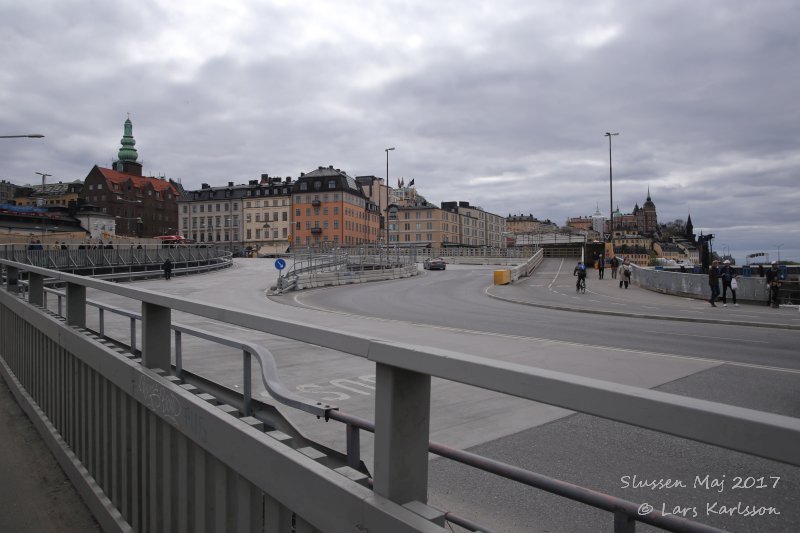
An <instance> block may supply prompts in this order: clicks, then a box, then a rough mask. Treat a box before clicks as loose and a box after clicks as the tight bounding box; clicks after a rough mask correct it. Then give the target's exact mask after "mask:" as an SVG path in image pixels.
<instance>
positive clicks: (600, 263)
mask: <svg viewBox="0 0 800 533" xmlns="http://www.w3.org/2000/svg"><path fill="white" fill-rule="evenodd" d="M605 270H606V260H605V258H604V257H603V254H600V257H599V258H598V259H597V276H598V277H597V279H603V272H605Z"/></svg>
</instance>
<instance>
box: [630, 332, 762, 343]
mask: <svg viewBox="0 0 800 533" xmlns="http://www.w3.org/2000/svg"><path fill="white" fill-rule="evenodd" d="M642 332H643V333H655V334H656V335H669V336H674V337H699V338H701V339H717V340H722V341H733V342H749V343H753V344H770V342H769V341H754V340H750V339H734V338H732V337H714V336H713V335H693V334H691V333H672V332H664V331H652V330H642Z"/></svg>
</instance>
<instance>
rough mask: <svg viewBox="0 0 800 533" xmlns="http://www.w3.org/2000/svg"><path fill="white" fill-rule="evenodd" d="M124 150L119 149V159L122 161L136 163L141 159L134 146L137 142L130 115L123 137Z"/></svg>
mask: <svg viewBox="0 0 800 533" xmlns="http://www.w3.org/2000/svg"><path fill="white" fill-rule="evenodd" d="M120 142H121V143H122V148H120V149H119V153H118V154H117V157H119V160H120V161H136V160H137V159H138V158H139V153H138V152H137V151H136V148H134V146H135V145H136V141H135V140H134V138H133V123H132V122H131V118H130V113H129V114H128V119H127V120H126V121H125V127H124V134H123V136H122V141H120Z"/></svg>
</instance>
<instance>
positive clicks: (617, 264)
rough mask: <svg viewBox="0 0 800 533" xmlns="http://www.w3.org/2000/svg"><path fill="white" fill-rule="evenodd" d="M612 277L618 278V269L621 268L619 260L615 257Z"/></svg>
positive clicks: (612, 264) (612, 263)
mask: <svg viewBox="0 0 800 533" xmlns="http://www.w3.org/2000/svg"><path fill="white" fill-rule="evenodd" d="M610 266H611V279H617V269H618V268H619V260H618V259H617V258H616V256H615V257H612V258H611V265H610Z"/></svg>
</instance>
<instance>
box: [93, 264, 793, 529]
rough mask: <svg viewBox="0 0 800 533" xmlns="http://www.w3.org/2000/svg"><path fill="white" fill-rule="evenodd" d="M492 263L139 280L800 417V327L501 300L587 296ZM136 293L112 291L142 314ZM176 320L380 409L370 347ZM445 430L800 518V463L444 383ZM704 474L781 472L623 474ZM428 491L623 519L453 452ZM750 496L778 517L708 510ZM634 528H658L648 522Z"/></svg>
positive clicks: (558, 470) (685, 493)
mask: <svg viewBox="0 0 800 533" xmlns="http://www.w3.org/2000/svg"><path fill="white" fill-rule="evenodd" d="M491 270H492V269H491V268H489V267H472V266H458V265H448V269H447V270H446V271H443V272H424V273H423V274H422V275H421V276H418V277H415V278H410V279H404V280H396V281H390V282H383V283H367V284H360V285H350V286H343V287H336V288H327V289H318V290H311V291H303V292H299V293H291V294H287V295H284V296H281V297H276V298H270V299H268V298H266V297H265V295H264V291H265V289H266V288H268V287H269V286H270V285H271V284H272V283H273V282H274V279H275V277H276V271H275V270H274V268H273V267H272V262H271V261H262V260H247V259H245V260H238V261H237V262H236V267H235V269H233V270H230V271H228V272H219V273H212V274H207V275H202V276H190V277H179V278H173V280H172V281H169V282H167V281H164V280H153V281H146V282H141V283H137V285H139V286H141V287H143V288H149V289H154V290H159V291H163V292H166V293H170V294H175V295H179V296H184V297H189V298H192V299H196V300H202V301H205V302H213V303H215V304H218V305H221V306H230V307H236V308H239V309H246V310H249V311H252V312H254V313H261V314H267V315H271V316H279V317H285V318H289V319H293V320H301V321H308V322H313V323H314V324H317V325H320V326H323V327H327V328H330V329H332V330H344V331H348V332H352V333H357V334H359V335H364V336H369V337H371V338H384V339H388V340H396V341H403V342H413V343H416V344H421V345H431V346H437V347H440V348H445V349H449V350H455V351H460V352H463V353H469V354H474V355H481V356H485V357H493V358H497V359H501V360H504V361H511V362H515V363H520V364H527V365H532V366H537V367H541V368H547V369H552V370H559V371H564V372H570V373H574V374H579V375H584V376H589V377H594V378H599V379H605V380H609V381H615V382H619V383H625V384H630V385H636V386H642V387H648V388H652V387H658V388H659V389H660V390H664V391H667V392H673V393H676V394H682V395H688V396H693V397H697V398H703V399H709V400H714V401H721V402H724V403H730V404H734V405H740V406H745V407H750V408H755V409H759V410H764V411H770V412H776V413H780V414H785V415H790V416H795V417H800V401H798V398H799V397H800V393H798V391H800V355H798V350H797V346H800V342H798V341H800V331H797V330H786V329H767V328H755V327H747V326H743V325H723V324H713V323H708V322H676V321H668V320H653V319H643V318H635V317H624V316H608V315H603V314H588V313H576V312H570V311H565V310H555V309H548V308H542V307H535V306H531V305H524V304H520V303H513V302H508V301H503V300H499V299H496V298H491V297H489V294H488V293H492V294H493V295H494V296H500V297H504V298H511V297H513V298H514V299H519V300H520V301H528V302H530V303H539V304H541V303H543V302H544V303H546V304H547V305H550V304H551V303H552V302H553V301H558V299H563V300H564V301H568V302H569V305H576V301H577V302H578V303H577V305H581V301H580V300H576V299H575V295H574V294H570V292H569V291H570V289H571V288H574V278H573V277H572V276H571V268H570V269H569V272H566V271H563V265H561V263H560V261H557V260H552V261H546V262H545V263H544V264H543V265H542V266H541V267H540V268H539V269H538V271H537V274H536V275H534V276H533V277H532V278H531V279H528V280H524V281H522V282H520V283H517V284H514V285H513V286H510V287H504V288H500V290H499V291H498V288H497V287H490V284H491V280H492V272H491ZM559 270H561V272H558V271H559ZM556 273H557V275H556ZM590 276H591V274H590ZM589 289H590V292H589V293H587V294H586V295H581V298H583V297H585V298H586V302H584V303H586V305H589V302H588V300H589V299H590V298H591V299H600V298H603V297H604V298H608V300H607V301H606V302H607V303H608V305H609V306H610V305H611V303H610V302H613V301H618V300H619V299H623V302H624V303H623V305H625V306H627V307H636V308H637V309H639V312H643V311H642V310H643V309H644V308H645V306H648V307H652V308H653V309H650V310H649V311H648V313H649V314H651V315H654V316H656V315H658V313H660V312H663V311H662V310H661V308H660V306H662V305H663V306H667V305H673V306H675V305H677V304H675V301H677V300H681V303H680V305H681V306H684V305H685V306H688V307H689V309H687V310H683V311H681V312H683V313H693V312H695V313H697V314H698V315H700V317H699V318H700V319H706V320H717V319H718V317H715V316H709V317H705V315H702V313H704V312H706V310H704V309H702V302H696V301H685V303H684V302H683V301H682V299H673V298H671V297H665V296H663V295H658V294H653V293H648V292H647V291H644V290H642V289H638V288H631V289H628V291H627V292H622V293H620V292H619V289H618V288H616V287H615V286H614V282H613V280H610V279H609V280H602V281H600V280H596V279H593V278H591V277H590V279H589ZM623 291H624V290H623ZM508 293H511V294H508ZM618 294H619V296H617V295H618ZM622 295H624V296H622ZM91 297H93V298H95V297H98V295H96V294H94V293H93V294H92V295H91ZM104 298H105V297H103V298H101V299H104ZM663 298H668V299H669V300H670V301H671V302H672V303H671V304H668V303H666V300H662V299H663ZM554 299H555V300H554ZM111 300H114V299H113V298H111ZM123 300H124V299H117V300H116V301H115V302H113V303H116V304H117V305H120V306H121V307H128V308H130V304H129V303H126V302H125V301H123ZM695 308H696V310H695ZM718 310H720V311H723V310H724V311H726V312H727V311H731V313H728V315H727V316H728V317H730V316H731V315H734V313H736V319H737V320H741V321H743V322H744V321H747V320H754V319H752V318H748V315H754V316H756V317H761V316H762V313H763V312H765V311H767V309H766V308H765V309H763V310H761V309H756V308H755V307H746V306H742V307H739V308H723V309H718ZM780 311H781V312H782V311H784V310H780ZM675 312H677V311H675ZM795 312H796V311H795ZM780 316H781V320H785V321H787V323H791V321H792V320H793V317H792V316H790V315H789V313H788V312H787V313H782V314H781V315H780ZM704 317H705V318H704ZM758 319H760V318H758ZM174 320H175V321H178V322H182V323H188V324H192V325H195V326H199V327H203V328H206V329H209V330H212V331H219V332H220V333H224V334H228V335H234V336H239V337H242V338H246V339H248V340H252V341H257V342H261V343H262V344H264V345H265V346H267V347H269V348H270V349H271V350H272V351H273V353H274V354H275V356H276V359H277V362H278V367H279V372H280V375H281V379H282V380H283V381H284V382H285V383H286V384H287V385H288V386H290V387H293V388H295V389H296V390H298V391H301V392H302V393H304V394H306V395H309V396H313V397H316V398H321V399H325V400H326V401H329V402H332V403H334V404H336V405H338V406H339V407H340V408H341V409H342V410H343V411H345V412H348V413H352V414H355V415H357V416H362V417H365V418H372V417H373V412H374V405H373V404H374V396H373V394H372V392H373V390H374V385H373V381H374V365H372V364H371V363H369V362H367V361H365V360H363V359H360V358H357V357H353V356H349V355H347V354H342V353H339V352H335V351H332V350H327V349H323V348H319V347H315V346H308V345H301V344H300V343H297V342H294V341H291V340H288V339H283V338H280V337H276V336H272V335H266V334H263V333H260V332H253V331H250V330H244V329H242V328H236V327H234V328H231V327H230V326H227V325H222V324H217V323H213V322H211V321H208V320H205V319H199V318H197V317H191V316H186V315H182V314H177V313H176V316H175V317H174ZM767 320H769V318H767ZM117 327H118V328H119V329H120V331H121V333H120V335H121V337H122V338H123V339H124V338H125V337H124V335H125V332H126V331H127V323H126V322H125V321H120V323H119V324H118V326H117ZM107 328H111V325H109V326H107ZM232 330H233V331H232ZM189 342H190V341H188V340H187V341H186V344H185V346H186V349H185V351H184V357H185V361H186V365H187V368H189V369H190V370H192V371H197V372H200V373H203V374H205V375H207V376H208V377H211V378H213V379H217V380H219V381H221V382H223V383H226V384H230V385H232V386H238V385H237V384H241V377H240V370H239V368H240V367H239V361H240V359H241V355H240V354H237V353H227V352H225V351H224V350H219V349H217V348H211V347H208V346H207V345H201V344H200V343H198V344H197V345H196V346H193V345H191V344H189ZM258 390H263V389H261V388H260V386H259V385H258V384H254V391H258ZM287 416H289V417H290V418H292V420H293V421H294V422H295V423H296V424H297V425H298V427H299V428H300V429H301V430H302V431H304V432H306V433H307V434H309V435H310V436H312V437H313V438H316V439H318V440H320V441H322V442H324V443H325V444H327V445H330V446H334V447H338V448H340V449H343V446H344V432H343V428H342V427H341V426H340V425H338V424H335V423H324V422H321V421H317V420H314V419H313V417H304V416H302V415H298V414H297V413H293V412H287ZM431 439H432V440H436V441H438V442H442V443H444V444H448V445H452V446H456V447H459V448H469V449H471V450H472V451H474V452H476V453H479V454H481V455H485V456H488V457H493V458H497V459H500V460H502V461H506V462H508V463H511V464H514V465H518V466H521V467H523V468H527V469H530V470H533V471H535V472H539V473H542V474H546V475H550V476H553V477H556V478H558V479H562V480H565V481H570V482H573V483H576V484H579V485H582V486H586V487H590V488H593V489H596V490H600V491H603V492H608V493H612V494H614V495H617V496H621V497H624V498H627V499H630V500H634V501H646V502H649V503H651V504H653V505H654V506H656V507H657V508H659V509H660V508H661V504H664V505H665V506H666V507H665V509H666V510H667V511H672V510H674V506H682V508H684V509H695V511H694V512H697V513H698V515H697V516H696V517H695V518H696V519H697V520H700V521H703V522H706V523H710V524H713V525H716V526H717V527H723V528H727V529H730V530H746V531H789V530H800V509H798V506H797V505H796V497H797V494H800V469H798V468H793V467H786V466H784V465H781V464H778V463H774V462H771V461H766V460H761V459H757V458H752V457H748V456H744V455H742V454H738V453H733V452H728V451H725V450H722V449H720V448H715V447H711V446H706V445H703V444H698V443H694V442H689V441H685V440H683V439H677V438H674V437H670V436H667V435H661V434H657V433H654V432H651V431H645V430H641V429H638V428H633V427H629V426H625V425H622V424H617V423H614V422H609V421H605V420H602V419H598V418H595V417H589V416H585V415H581V414H573V413H570V412H568V411H565V410H563V409H560V408H556V407H552V406H547V405H541V404H536V403H533V402H528V401H522V400H519V399H516V398H512V397H507V396H504V395H500V394H496V393H492V392H489V391H483V390H477V389H474V388H472V387H467V386H463V385H459V384H454V383H449V382H444V381H442V380H438V379H435V380H434V381H433V388H432V407H431ZM362 444H363V456H364V460H365V462H367V463H368V464H369V463H371V442H370V439H369V438H367V436H363V437H362ZM706 474H709V475H712V476H719V477H720V478H721V477H722V476H726V478H725V479H728V480H731V479H732V478H734V477H735V476H737V475H754V476H755V475H758V476H779V477H780V481H779V483H778V484H777V486H776V487H775V488H773V489H771V490H769V491H766V490H762V491H753V490H750V491H744V492H741V491H740V492H736V491H733V489H730V488H728V489H726V490H725V491H723V492H713V493H711V492H709V491H705V490H701V489H693V488H689V489H673V490H664V491H657V492H656V491H651V490H647V489H642V488H639V489H634V488H632V487H630V486H627V487H626V486H625V485H624V483H623V482H622V477H623V476H632V475H637V476H638V477H639V479H641V478H647V479H654V478H668V477H669V478H672V479H682V480H684V481H685V482H686V483H688V484H690V485H691V482H692V481H693V480H694V476H696V475H699V476H703V475H706ZM728 485H729V487H730V485H731V483H729V484H728ZM429 497H430V501H431V503H432V504H433V505H436V506H439V507H440V508H443V509H447V510H450V511H453V512H456V513H457V514H460V515H462V516H465V517H468V518H470V519H472V520H474V521H476V522H478V523H481V524H484V525H486V526H488V527H490V528H492V529H493V530H496V531H587V532H588V531H598V530H606V531H608V530H611V524H612V523H613V519H612V517H611V515H609V514H608V513H605V512H599V511H595V510H593V509H591V508H588V507H586V506H583V505H580V504H573V503H572V502H569V501H568V500H565V499H563V498H559V497H555V496H551V495H549V494H546V493H543V492H541V491H538V490H533V489H529V488H527V487H521V486H519V485H517V484H515V483H512V482H506V481H503V480H499V479H497V478H495V477H493V476H488V475H484V474H481V473H479V472H474V471H471V470H470V469H468V468H467V467H464V466H461V465H457V464H453V463H450V462H448V461H444V460H439V459H437V460H434V461H432V462H431V468H430V491H429ZM740 500H741V501H743V503H745V504H748V505H750V504H752V505H759V506H773V507H775V508H776V509H777V510H779V512H780V513H781V514H780V515H768V516H755V517H743V516H738V515H737V516H728V515H719V514H717V513H716V512H714V510H715V509H717V510H718V509H719V507H712V511H709V510H708V508H707V506H708V505H717V506H718V505H722V504H724V505H733V506H735V505H736V504H737V501H740ZM715 502H716V503H715ZM690 516H691V515H690ZM637 530H638V531H647V530H648V529H647V528H645V527H642V526H640V527H639V528H637Z"/></svg>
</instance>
